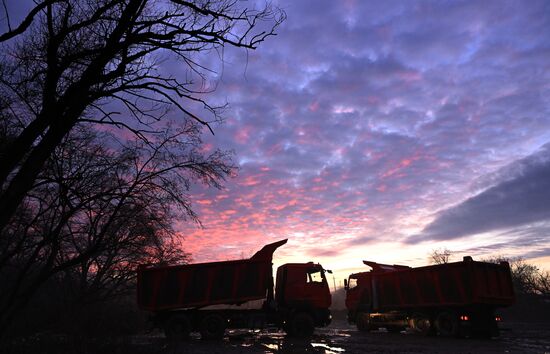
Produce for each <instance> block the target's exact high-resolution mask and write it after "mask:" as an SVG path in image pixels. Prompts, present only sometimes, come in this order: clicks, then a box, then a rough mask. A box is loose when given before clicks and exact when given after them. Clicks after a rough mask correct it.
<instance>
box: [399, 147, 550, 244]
mask: <svg viewBox="0 0 550 354" xmlns="http://www.w3.org/2000/svg"><path fill="white" fill-rule="evenodd" d="M513 166H514V169H515V171H514V172H515V176H513V177H512V176H507V180H505V181H503V182H501V183H498V184H496V185H494V186H492V187H490V188H488V189H487V190H485V191H483V192H481V193H479V194H477V195H476V196H474V197H471V198H469V199H467V200H465V201H464V202H462V203H460V204H458V205H456V206H453V207H451V208H448V209H445V210H443V211H441V212H440V213H438V215H437V217H436V218H435V220H434V221H432V222H431V223H430V224H428V225H427V226H426V227H425V228H424V230H423V231H422V232H421V233H420V235H417V236H413V237H411V238H410V239H409V242H417V241H425V240H449V239H454V238H458V237H463V236H469V235H475V234H480V233H484V232H489V231H495V230H503V229H509V228H515V227H518V226H521V225H528V224H531V223H536V222H540V221H545V220H550V146H549V145H547V146H545V147H544V148H543V149H542V151H540V152H538V153H536V154H534V155H533V156H530V157H528V158H525V159H523V160H521V161H519V162H517V163H514V164H513ZM506 171H507V173H508V174H511V173H514V172H512V171H510V168H508V169H506ZM515 233H516V234H518V233H519V234H521V233H520V231H516V232H515Z"/></svg>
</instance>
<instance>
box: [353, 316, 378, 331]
mask: <svg viewBox="0 0 550 354" xmlns="http://www.w3.org/2000/svg"><path fill="white" fill-rule="evenodd" d="M355 324H356V325H357V329H358V330H360V331H362V332H368V331H372V330H373V329H374V326H373V325H372V324H371V321H370V316H369V314H368V313H366V312H358V313H357V316H356V317H355Z"/></svg>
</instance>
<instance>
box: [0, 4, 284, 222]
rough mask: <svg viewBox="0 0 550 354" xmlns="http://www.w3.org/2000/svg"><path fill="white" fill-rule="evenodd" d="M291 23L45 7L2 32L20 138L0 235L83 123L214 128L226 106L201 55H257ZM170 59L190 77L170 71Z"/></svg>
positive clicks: (6, 158)
mask: <svg viewBox="0 0 550 354" xmlns="http://www.w3.org/2000/svg"><path fill="white" fill-rule="evenodd" d="M7 15H8V16H7V18H9V13H8V14H7ZM284 17H285V15H284V13H283V12H282V11H280V10H277V9H274V8H272V7H271V6H266V7H263V8H261V9H249V8H243V7H242V6H241V2H240V1H237V0H204V1H183V0H164V1H163V0H98V1H86V0H43V1H37V2H36V5H35V6H34V8H32V9H31V10H30V11H29V13H28V15H27V16H26V18H25V19H24V20H23V22H22V23H21V24H20V25H19V26H17V27H16V28H14V29H9V30H8V31H7V32H6V33H3V34H0V45H1V48H0V49H1V53H2V54H0V55H1V57H0V95H1V96H4V101H5V102H4V103H3V106H5V110H6V111H7V113H6V112H4V116H8V117H9V118H10V119H9V122H10V123H11V124H10V126H9V127H8V128H9V130H10V131H11V132H12V133H13V134H12V136H11V139H9V140H7V141H5V142H4V144H3V146H2V151H0V186H1V191H0V231H1V230H3V229H4V227H6V225H7V224H8V222H9V220H10V218H12V217H13V215H14V213H15V211H16V209H17V207H18V205H19V204H20V203H21V202H22V201H23V199H24V197H25V194H26V193H27V192H28V191H29V190H30V189H31V188H32V185H33V183H34V181H35V179H36V177H37V176H38V174H39V173H40V171H41V168H42V167H43V166H44V164H45V162H46V160H47V159H48V158H49V157H50V156H51V154H52V153H53V151H54V150H55V148H56V146H58V145H59V144H60V143H61V141H62V140H63V138H64V137H65V136H67V134H68V133H69V132H70V131H71V129H73V128H74V127H75V125H76V124H78V123H89V124H94V125H98V124H102V125H111V126H115V127H120V128H125V129H127V130H128V131H130V132H132V133H133V134H135V135H136V136H137V137H139V138H140V139H142V140H144V141H148V139H149V138H150V136H151V134H155V133H157V132H158V125H155V123H158V122H159V121H161V120H162V119H163V117H165V114H166V112H167V110H168V109H170V108H175V109H177V110H178V111H179V112H180V113H181V114H182V115H183V116H185V117H190V118H192V119H194V120H195V121H197V122H199V123H200V124H203V125H205V126H207V127H208V128H210V123H212V122H213V121H215V120H219V119H220V117H219V109H220V108H221V107H216V106H212V105H210V104H209V103H208V102H207V101H206V100H205V99H204V96H203V95H202V94H203V93H205V91H208V89H206V90H205V89H204V88H202V87H201V85H200V84H197V81H198V82H201V81H204V80H205V79H206V75H207V74H208V73H209V68H207V67H205V66H203V65H202V64H201V62H200V60H199V57H198V56H199V55H200V54H201V53H207V52H212V51H219V52H220V53H221V52H222V49H223V47H224V46H232V47H241V48H246V49H255V48H256V47H257V46H258V45H259V44H260V43H261V42H263V41H264V40H265V39H266V38H267V37H269V36H272V35H274V34H275V32H274V31H275V29H276V27H277V26H278V25H279V24H280V23H281V22H282V21H283V20H284ZM162 60H172V61H173V63H172V66H173V67H176V65H178V66H181V67H182V69H184V70H185V72H186V75H185V76H186V77H184V78H182V77H175V76H173V75H171V74H169V73H166V72H163V70H161V69H160V67H159V65H158V64H159V62H160V61H162ZM178 69H180V68H179V67H178ZM113 101H114V102H116V103H118V104H117V105H116V106H117V107H119V108H123V109H124V112H125V113H127V114H121V113H124V112H123V111H121V110H120V109H118V108H117V109H115V108H114V107H113V106H114V105H113ZM197 105H198V106H199V107H200V108H201V109H203V110H204V109H206V110H207V111H208V112H209V113H210V118H203V117H202V115H200V114H198V113H196V111H197V108H198V107H197ZM210 129H211V128H210Z"/></svg>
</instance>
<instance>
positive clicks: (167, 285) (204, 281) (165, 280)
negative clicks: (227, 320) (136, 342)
mask: <svg viewBox="0 0 550 354" xmlns="http://www.w3.org/2000/svg"><path fill="white" fill-rule="evenodd" d="M285 243H286V240H282V241H279V242H276V243H273V244H270V245H267V246H264V248H262V249H261V250H260V251H258V252H257V253H256V254H254V256H252V257H251V258H250V259H243V260H235V261H225V262H211V263H196V264H186V265H175V266H147V265H142V266H140V267H139V269H138V305H139V307H140V308H141V309H143V310H148V311H161V310H170V309H182V308H193V307H194V308H198V307H204V306H209V305H217V304H242V303H244V302H247V301H251V300H260V299H266V298H268V297H271V298H272V297H273V275H272V269H271V262H272V257H273V252H274V251H275V250H276V249H277V248H278V247H279V246H282V245H283V244H285Z"/></svg>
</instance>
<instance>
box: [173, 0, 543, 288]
mask: <svg viewBox="0 0 550 354" xmlns="http://www.w3.org/2000/svg"><path fill="white" fill-rule="evenodd" d="M275 4H276V5H278V6H280V7H281V8H282V9H284V11H285V12H286V14H287V16H288V18H287V20H286V21H285V22H284V23H283V24H282V25H281V27H280V28H279V30H278V35H277V36H276V37H271V38H270V39H268V40H267V41H266V42H265V43H263V44H262V45H261V46H260V47H259V48H258V49H257V50H256V51H249V52H245V51H232V50H229V49H227V50H226V52H225V63H224V65H223V68H221V69H220V70H218V76H217V77H216V78H215V79H216V84H217V89H216V91H215V93H214V94H213V95H214V99H215V100H219V101H220V102H223V101H227V102H228V103H229V104H230V106H229V108H228V109H227V111H226V113H225V117H226V120H225V123H224V124H223V125H221V126H216V127H215V128H214V130H215V135H214V136H211V135H210V136H209V135H205V139H206V141H207V144H208V145H207V146H208V148H226V149H233V150H234V152H235V161H236V162H237V163H238V165H239V173H238V176H237V177H236V178H234V179H232V180H230V181H228V182H227V183H226V185H225V189H224V190H222V191H204V190H200V189H197V190H195V191H194V193H195V194H194V198H195V199H194V206H195V208H196V210H197V212H198V214H199V217H200V218H201V220H202V222H203V225H204V228H203V229H199V228H197V227H196V226H195V225H191V224H189V223H185V222H179V223H178V225H177V228H178V230H179V231H180V232H181V234H182V235H183V236H184V237H185V241H184V247H185V249H186V250H187V251H189V252H191V253H192V256H193V259H194V261H196V262H204V261H211V260H224V259H233V258H243V257H249V256H250V255H252V254H253V253H254V252H255V251H256V250H258V249H260V248H261V247H262V245H264V244H266V243H270V242H274V241H276V240H279V239H284V238H288V239H289V242H288V244H287V245H285V246H284V247H281V248H280V249H279V250H278V251H277V253H276V254H275V263H276V265H278V264H282V263H285V262H304V261H310V260H311V261H315V262H320V263H321V264H323V265H324V266H325V267H326V268H329V269H333V270H335V271H336V274H337V278H338V279H342V278H343V277H345V276H347V275H348V274H349V273H350V272H353V271H361V270H366V267H365V266H363V264H362V260H364V259H367V260H373V261H376V262H381V263H390V264H407V265H415V266H418V265H424V264H427V262H428V255H429V253H430V252H431V251H432V250H434V249H442V248H447V249H449V250H451V251H453V253H454V258H452V260H457V261H458V260H461V258H462V256H464V255H472V256H473V257H474V259H482V258H487V257H491V256H496V255H501V256H508V257H517V256H521V257H524V258H526V259H528V260H530V261H532V262H534V263H535V264H537V265H539V266H540V267H542V268H547V269H550V3H549V2H548V1H536V0H532V1H502V0H497V1H485V0H484V1H319V0H314V1H290V0H289V1H278V2H276V3H275Z"/></svg>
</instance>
